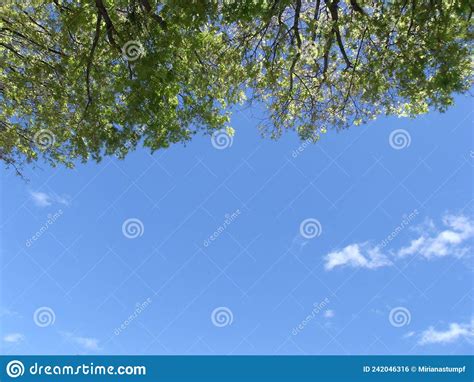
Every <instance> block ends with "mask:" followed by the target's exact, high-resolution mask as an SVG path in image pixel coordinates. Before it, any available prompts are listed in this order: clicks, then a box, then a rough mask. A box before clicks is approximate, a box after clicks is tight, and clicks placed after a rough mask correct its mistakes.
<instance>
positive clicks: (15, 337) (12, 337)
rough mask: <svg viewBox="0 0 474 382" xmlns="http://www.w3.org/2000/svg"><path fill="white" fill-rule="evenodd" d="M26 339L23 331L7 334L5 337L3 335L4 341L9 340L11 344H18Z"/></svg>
mask: <svg viewBox="0 0 474 382" xmlns="http://www.w3.org/2000/svg"><path fill="white" fill-rule="evenodd" d="M24 340H25V336H24V335H23V334H21V333H10V334H7V335H5V337H3V341H4V342H8V343H10V344H18V343H20V342H22V341H24Z"/></svg>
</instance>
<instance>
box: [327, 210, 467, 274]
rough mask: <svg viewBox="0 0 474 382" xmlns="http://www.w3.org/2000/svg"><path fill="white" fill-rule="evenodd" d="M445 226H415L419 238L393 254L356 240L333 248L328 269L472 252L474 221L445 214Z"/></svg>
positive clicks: (375, 265)
mask: <svg viewBox="0 0 474 382" xmlns="http://www.w3.org/2000/svg"><path fill="white" fill-rule="evenodd" d="M442 222H443V226H444V227H443V229H438V228H436V226H435V224H434V223H433V221H431V220H429V221H428V222H427V223H425V224H423V225H421V226H416V227H413V231H415V232H417V233H418V235H419V236H418V237H417V238H416V239H413V240H411V242H410V244H409V245H407V246H404V247H401V248H399V249H395V250H391V251H390V252H389V254H388V255H387V254H384V253H382V250H381V247H380V246H373V245H370V244H369V243H367V242H366V243H354V244H350V245H348V246H347V247H345V248H343V249H341V250H336V251H333V252H331V253H329V254H327V255H326V256H325V265H324V267H325V269H326V270H328V271H329V270H332V269H334V268H336V267H340V266H347V267H352V268H367V269H376V268H380V267H384V266H390V265H393V264H394V262H395V261H396V260H399V259H400V258H403V257H406V256H410V255H412V256H415V255H420V257H422V258H425V259H433V258H438V257H444V256H456V257H461V256H463V255H465V254H466V253H468V252H469V250H470V247H469V246H468V245H467V242H468V241H469V240H470V239H472V238H473V237H474V222H473V220H471V219H470V218H468V217H466V216H464V215H445V216H444V217H443V219H442Z"/></svg>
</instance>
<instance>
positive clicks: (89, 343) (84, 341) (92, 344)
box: [61, 332, 102, 352]
mask: <svg viewBox="0 0 474 382" xmlns="http://www.w3.org/2000/svg"><path fill="white" fill-rule="evenodd" d="M61 334H62V335H63V336H64V337H65V338H66V339H67V340H68V341H70V342H72V343H75V344H76V345H79V346H80V347H81V348H83V349H84V350H87V351H92V352H97V351H100V350H102V349H101V347H100V346H99V340H98V339H97V338H93V337H82V336H76V335H75V334H73V333H69V332H63V333H61Z"/></svg>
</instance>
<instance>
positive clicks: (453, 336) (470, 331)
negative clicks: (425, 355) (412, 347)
mask: <svg viewBox="0 0 474 382" xmlns="http://www.w3.org/2000/svg"><path fill="white" fill-rule="evenodd" d="M463 339H466V340H469V341H471V340H474V320H471V322H470V323H467V324H458V323H455V322H453V323H451V324H449V327H448V329H446V330H436V329H435V328H434V327H432V326H431V327H429V328H428V329H427V330H425V331H424V332H422V333H421V337H420V340H419V341H418V344H419V345H429V344H447V343H452V342H456V341H460V340H463Z"/></svg>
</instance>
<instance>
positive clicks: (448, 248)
mask: <svg viewBox="0 0 474 382" xmlns="http://www.w3.org/2000/svg"><path fill="white" fill-rule="evenodd" d="M443 224H444V226H445V229H444V230H437V229H436V228H435V227H434V225H433V226H432V227H431V231H433V232H431V233H423V234H421V236H420V237H418V238H417V239H414V240H412V241H411V243H410V245H409V246H407V247H403V248H401V249H400V250H399V251H398V253H397V254H398V256H400V257H404V256H408V255H414V254H420V255H421V256H423V257H425V258H427V259H431V258H434V257H443V256H448V255H453V256H457V257H460V256H463V255H464V254H465V253H466V252H467V251H468V250H469V248H468V247H466V246H465V245H464V243H465V242H466V241H467V240H469V239H470V238H472V237H474V222H473V221H472V220H470V219H469V218H468V217H466V216H463V215H446V216H445V217H444V218H443Z"/></svg>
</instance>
